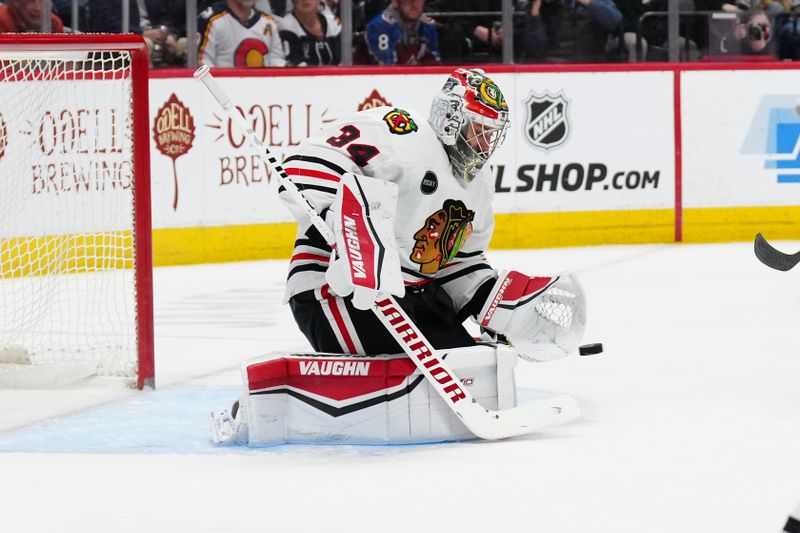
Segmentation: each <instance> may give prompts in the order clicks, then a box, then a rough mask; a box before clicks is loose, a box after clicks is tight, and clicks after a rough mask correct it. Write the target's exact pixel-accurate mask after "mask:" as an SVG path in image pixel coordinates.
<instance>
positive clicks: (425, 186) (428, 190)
mask: <svg viewBox="0 0 800 533" xmlns="http://www.w3.org/2000/svg"><path fill="white" fill-rule="evenodd" d="M438 188H439V178H437V177H436V174H434V173H433V171H430V170H429V171H427V172H426V173H425V175H424V176H423V177H422V181H421V182H420V184H419V190H420V191H421V192H422V194H433V193H435V192H436V189H438Z"/></svg>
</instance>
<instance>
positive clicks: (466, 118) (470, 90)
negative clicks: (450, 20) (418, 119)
mask: <svg viewBox="0 0 800 533" xmlns="http://www.w3.org/2000/svg"><path fill="white" fill-rule="evenodd" d="M428 122H429V123H430V125H431V127H433V131H434V132H436V136H437V137H438V138H439V140H440V141H441V142H442V144H443V145H444V149H445V151H446V152H447V155H448V157H449V158H450V164H451V165H452V166H453V172H454V174H455V175H456V177H458V178H460V179H462V180H464V181H465V182H467V183H468V182H470V181H472V180H473V179H474V178H475V176H476V175H477V174H478V172H479V171H480V169H481V168H483V165H484V164H485V163H486V161H487V160H488V159H489V156H491V155H492V153H493V152H494V151H495V150H496V149H497V147H498V146H500V145H501V144H502V143H503V140H504V139H505V136H506V131H507V129H508V104H507V103H506V100H505V97H504V96H503V93H502V92H501V91H500V88H499V87H498V86H497V84H495V83H494V82H493V81H492V80H491V79H490V78H488V77H487V76H486V73H484V72H483V70H480V69H463V68H460V69H457V70H456V71H455V72H453V73H452V74H451V75H450V77H449V78H448V79H447V82H445V84H444V87H442V90H441V91H440V92H439V93H438V94H437V95H436V96H434V98H433V103H432V105H431V113H430V118H429V119H428Z"/></svg>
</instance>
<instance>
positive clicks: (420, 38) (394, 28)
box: [366, 0, 442, 65]
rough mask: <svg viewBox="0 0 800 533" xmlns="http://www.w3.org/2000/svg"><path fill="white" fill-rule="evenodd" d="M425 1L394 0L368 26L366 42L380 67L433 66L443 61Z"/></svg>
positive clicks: (435, 30) (434, 26)
mask: <svg viewBox="0 0 800 533" xmlns="http://www.w3.org/2000/svg"><path fill="white" fill-rule="evenodd" d="M424 9H425V0H392V4H391V5H390V6H389V7H388V8H386V9H385V10H384V11H383V12H382V13H380V14H379V15H377V16H376V17H374V18H373V19H372V20H370V21H369V22H368V23H367V29H366V41H367V46H368V48H369V52H370V54H371V55H372V57H373V58H374V59H375V60H376V61H377V62H378V63H379V64H381V65H432V64H438V63H440V62H441V59H442V58H441V56H440V54H439V35H438V33H437V29H436V25H435V23H434V22H433V20H431V19H430V18H429V17H427V16H426V15H425V14H424V13H423V11H424Z"/></svg>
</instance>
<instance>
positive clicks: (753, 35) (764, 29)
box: [747, 21, 769, 41]
mask: <svg viewBox="0 0 800 533" xmlns="http://www.w3.org/2000/svg"><path fill="white" fill-rule="evenodd" d="M747 38H748V39H749V40H751V41H768V40H769V25H768V24H766V23H764V22H756V21H750V22H749V23H748V24H747Z"/></svg>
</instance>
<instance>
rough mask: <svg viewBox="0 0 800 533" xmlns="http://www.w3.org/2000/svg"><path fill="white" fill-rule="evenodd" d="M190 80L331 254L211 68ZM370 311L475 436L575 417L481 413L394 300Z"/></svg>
mask: <svg viewBox="0 0 800 533" xmlns="http://www.w3.org/2000/svg"><path fill="white" fill-rule="evenodd" d="M194 77H195V78H197V79H199V80H200V81H201V82H203V85H205V87H206V89H208V91H209V92H210V93H211V95H212V96H213V97H214V99H215V100H216V101H217V103H218V104H219V105H220V107H222V109H223V110H224V111H225V112H226V113H227V114H228V116H229V117H230V118H231V120H233V122H235V123H236V125H237V126H238V127H239V128H240V129H241V130H242V131H243V132H245V135H246V137H247V139H248V141H249V143H250V145H251V146H253V147H255V148H256V149H257V150H258V151H259V155H260V156H261V158H262V159H264V161H266V162H267V163H268V164H269V166H270V168H272V170H273V171H274V172H275V174H276V175H277V177H278V182H279V183H280V184H281V185H282V186H283V187H284V188H285V189H286V192H287V193H288V194H289V195H290V196H291V197H292V199H293V200H294V201H295V202H296V203H297V205H299V206H301V207H302V209H303V211H304V212H305V214H306V215H308V217H309V219H310V220H311V222H312V224H313V225H314V227H316V228H317V230H319V232H320V234H321V235H322V236H323V238H324V239H325V240H326V241H327V243H328V244H329V245H330V246H331V248H333V249H335V242H336V239H335V236H334V234H333V230H331V228H330V227H329V226H328V225H327V224H326V223H325V221H324V220H323V219H322V217H320V216H319V214H318V213H317V211H316V210H315V209H314V207H313V206H312V205H311V204H310V203H309V202H308V200H307V199H306V198H305V197H304V196H303V195H302V193H301V192H300V191H299V190H298V189H297V187H296V186H295V184H294V182H292V181H291V180H290V179H289V176H288V175H287V174H286V171H285V170H284V169H283V167H282V166H281V165H280V163H278V161H277V160H276V159H275V156H274V155H273V154H272V153H271V152H270V151H269V149H268V148H267V147H266V146H265V145H264V143H263V142H261V139H259V138H258V136H257V135H256V133H255V132H254V131H253V128H252V127H251V126H250V125H249V124H248V123H247V121H246V120H245V118H244V116H243V115H242V113H241V112H240V111H239V109H237V108H236V107H235V106H234V105H233V102H231V100H230V98H228V96H227V95H226V94H225V92H224V91H223V90H222V88H221V87H220V86H219V84H218V83H217V81H216V80H215V79H214V77H213V76H212V75H211V72H210V69H209V67H208V66H207V65H204V66H202V67H200V68H199V69H197V71H196V72H195V73H194ZM372 310H373V312H374V313H375V315H376V316H377V317H378V319H379V320H380V321H381V323H382V324H383V325H384V327H386V329H387V330H388V331H389V333H391V335H392V337H394V339H395V341H397V343H398V344H399V345H400V346H401V348H402V349H403V351H404V352H405V353H406V355H408V356H409V358H411V360H412V361H413V362H414V364H415V365H416V367H417V368H418V369H419V371H420V372H421V373H422V374H423V375H424V376H425V378H426V379H427V380H428V382H429V383H430V384H431V386H432V387H433V388H434V389H435V390H436V392H437V393H438V394H439V396H440V397H441V398H442V400H444V402H445V404H447V405H448V407H449V408H450V409H451V410H452V411H453V412H454V413H455V414H456V416H458V418H459V419H460V420H461V421H462V422H463V423H464V425H465V426H466V427H467V429H469V430H470V431H471V432H472V433H473V434H474V435H475V436H477V437H479V438H482V439H489V440H494V439H502V438H506V437H513V436H516V435H523V434H527V433H533V432H536V431H539V430H541V429H544V428H548V427H552V426H556V425H560V424H564V423H567V422H570V421H572V420H574V419H575V418H577V417H578V406H577V404H576V403H575V399H574V398H573V397H572V396H570V395H568V394H562V395H559V396H556V397H554V398H550V399H547V400H542V401H539V402H537V403H534V404H531V405H523V406H517V407H514V408H512V409H506V410H503V411H490V410H488V409H485V408H484V407H482V406H481V405H480V404H479V403H478V401H477V400H475V399H474V398H473V397H472V394H470V392H469V390H467V389H466V387H463V386H462V384H461V381H460V380H459V379H458V377H457V376H456V375H455V374H454V373H453V372H452V371H451V370H450V368H449V367H448V365H447V364H446V363H445V361H444V358H443V357H442V355H443V354H441V353H440V352H438V351H437V350H436V349H434V348H433V345H432V344H431V343H430V342H428V340H427V339H426V338H425V337H424V336H423V335H422V332H420V331H419V329H417V327H416V325H415V324H414V323H413V322H412V320H411V319H410V318H409V317H408V315H407V314H406V313H405V311H404V310H403V309H402V308H401V307H400V306H399V305H398V304H397V302H396V301H395V299H394V298H392V297H391V296H389V297H387V298H385V299H383V300H381V301H379V302H376V303H375V305H374V306H373V308H372Z"/></svg>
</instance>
